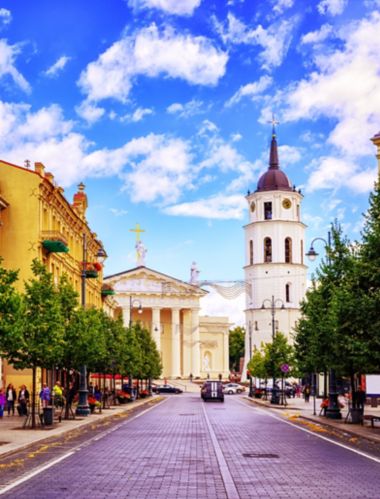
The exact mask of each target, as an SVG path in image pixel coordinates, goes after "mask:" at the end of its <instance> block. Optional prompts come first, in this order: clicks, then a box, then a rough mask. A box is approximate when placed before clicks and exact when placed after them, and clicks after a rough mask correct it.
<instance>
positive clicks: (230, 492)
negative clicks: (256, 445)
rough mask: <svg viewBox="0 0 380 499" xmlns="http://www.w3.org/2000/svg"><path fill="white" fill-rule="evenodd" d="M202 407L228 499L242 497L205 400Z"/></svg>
mask: <svg viewBox="0 0 380 499" xmlns="http://www.w3.org/2000/svg"><path fill="white" fill-rule="evenodd" d="M202 409H203V414H204V416H205V419H206V424H207V427H208V431H209V433H210V436H211V441H212V445H213V447H214V451H215V454H216V459H217V461H218V465H219V469H220V474H221V477H222V480H223V483H224V487H225V489H226V494H227V497H228V499H240V495H239V492H238V491H237V488H236V486H235V482H234V481H233V478H232V475H231V473H230V470H229V468H228V465H227V462H226V460H225V459H224V455H223V452H222V449H221V448H220V445H219V442H218V439H217V438H216V435H215V432H214V429H213V427H212V425H211V423H210V420H209V418H208V416H207V413H206V409H205V406H204V402H203V403H202Z"/></svg>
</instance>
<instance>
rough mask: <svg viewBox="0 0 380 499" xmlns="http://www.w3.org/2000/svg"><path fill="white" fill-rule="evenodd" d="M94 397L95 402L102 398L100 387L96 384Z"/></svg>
mask: <svg viewBox="0 0 380 499" xmlns="http://www.w3.org/2000/svg"><path fill="white" fill-rule="evenodd" d="M94 398H95V400H96V401H97V402H100V401H101V400H102V392H101V390H100V388H99V387H98V385H95V388H94Z"/></svg>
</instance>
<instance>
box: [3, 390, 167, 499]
mask: <svg viewBox="0 0 380 499" xmlns="http://www.w3.org/2000/svg"><path fill="white" fill-rule="evenodd" d="M167 400H168V399H164V400H161V401H160V402H158V403H157V404H155V405H152V407H148V408H147V409H145V410H144V411H142V412H140V413H139V414H136V415H135V416H133V417H132V418H131V419H128V420H127V421H123V422H122V423H119V424H118V425H116V426H114V427H112V428H110V429H109V430H107V431H105V432H104V433H102V434H101V435H96V436H94V437H92V438H90V439H89V440H87V441H86V442H85V443H81V444H79V445H78V446H77V447H74V448H73V449H72V450H71V451H69V452H66V454H63V455H62V456H60V457H58V458H57V459H54V460H53V461H51V462H49V463H48V464H44V465H42V466H40V467H39V468H37V469H35V470H34V471H31V472H30V473H28V474H27V475H25V476H23V477H21V478H19V479H18V480H16V481H15V482H12V483H10V484H9V485H6V486H5V487H3V488H1V489H0V496H1V495H3V494H5V493H6V492H9V491H10V490H12V489H14V488H15V487H17V486H18V485H21V484H22V483H24V482H26V481H28V480H30V479H31V478H33V477H35V476H36V475H39V474H40V473H42V472H43V471H45V470H47V469H49V468H51V467H52V466H55V465H56V464H58V463H60V462H61V461H63V460H64V459H67V458H68V457H70V456H72V455H73V454H75V453H76V452H78V451H80V450H82V449H83V448H84V447H87V446H88V445H90V444H91V443H92V442H95V441H98V440H101V439H102V438H104V437H106V436H107V435H109V434H110V433H112V432H114V431H116V430H118V429H119V428H121V427H122V426H124V425H126V424H128V423H131V422H132V421H134V420H135V419H137V418H139V417H141V416H143V415H144V414H146V413H147V412H149V411H151V410H152V409H154V408H156V407H159V406H160V405H161V404H163V403H164V402H166V401H167Z"/></svg>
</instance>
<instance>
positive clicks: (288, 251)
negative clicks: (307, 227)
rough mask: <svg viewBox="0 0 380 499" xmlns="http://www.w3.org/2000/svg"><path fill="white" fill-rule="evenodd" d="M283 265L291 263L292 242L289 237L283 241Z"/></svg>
mask: <svg viewBox="0 0 380 499" xmlns="http://www.w3.org/2000/svg"><path fill="white" fill-rule="evenodd" d="M285 263H292V240H291V239H290V237H287V238H286V239H285Z"/></svg>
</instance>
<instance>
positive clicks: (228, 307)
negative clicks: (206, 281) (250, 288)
mask: <svg viewBox="0 0 380 499" xmlns="http://www.w3.org/2000/svg"><path fill="white" fill-rule="evenodd" d="M206 277H207V276H206ZM232 284H233V283H231V285H232ZM226 286H228V284H226ZM205 289H207V291H209V293H208V294H207V295H206V296H204V297H202V298H201V300H200V306H201V310H200V314H201V316H210V317H228V320H229V322H231V323H233V324H235V325H236V326H244V325H245V315H244V312H243V310H244V309H245V308H246V304H245V295H244V294H241V295H240V296H238V297H237V298H235V299H233V300H227V299H226V298H223V297H222V296H221V295H220V294H219V293H218V292H217V291H216V290H215V289H213V288H205Z"/></svg>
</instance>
